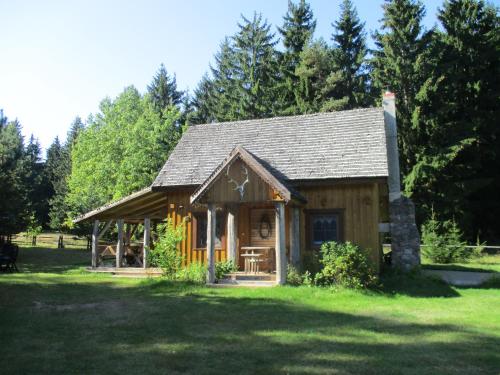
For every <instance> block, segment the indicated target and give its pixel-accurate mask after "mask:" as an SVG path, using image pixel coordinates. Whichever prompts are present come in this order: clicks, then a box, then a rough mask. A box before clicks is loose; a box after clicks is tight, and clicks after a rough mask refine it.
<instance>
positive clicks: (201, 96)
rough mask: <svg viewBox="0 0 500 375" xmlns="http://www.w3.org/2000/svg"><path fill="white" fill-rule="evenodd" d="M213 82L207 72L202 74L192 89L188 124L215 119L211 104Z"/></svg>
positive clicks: (213, 94)
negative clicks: (191, 110) (191, 109)
mask: <svg viewBox="0 0 500 375" xmlns="http://www.w3.org/2000/svg"><path fill="white" fill-rule="evenodd" d="M214 97H215V93H214V83H213V81H212V79H211V78H210V77H209V76H208V74H205V75H203V77H202V78H201V81H200V82H199V83H198V86H197V87H196V89H195V90H194V95H193V98H192V100H191V106H192V108H193V112H192V113H191V114H190V115H189V116H188V119H187V122H188V123H189V124H205V123H209V122H212V121H215V116H214V113H213V107H214V105H213V104H212V103H213V101H214Z"/></svg>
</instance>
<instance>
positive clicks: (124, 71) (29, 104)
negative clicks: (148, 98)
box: [0, 0, 441, 148]
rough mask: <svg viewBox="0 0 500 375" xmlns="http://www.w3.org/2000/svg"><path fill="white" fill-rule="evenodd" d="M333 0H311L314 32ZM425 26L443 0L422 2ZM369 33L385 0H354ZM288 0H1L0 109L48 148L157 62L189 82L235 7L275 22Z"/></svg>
mask: <svg viewBox="0 0 500 375" xmlns="http://www.w3.org/2000/svg"><path fill="white" fill-rule="evenodd" d="M339 3H340V1H339V0H335V1H333V0H311V1H310V4H311V6H312V8H313V11H314V14H315V16H316V18H317V29H316V33H315V37H320V36H321V37H323V38H325V39H327V40H329V39H330V34H331V32H332V27H331V23H332V21H334V20H336V19H337V16H338V14H339ZM424 3H425V5H426V8H427V16H426V19H425V24H426V25H427V26H428V27H430V26H432V25H434V24H435V23H436V17H435V14H436V9H437V7H438V6H439V4H440V3H441V1H431V0H425V1H424ZM354 4H355V5H356V7H357V9H358V12H359V15H360V18H361V19H362V20H364V21H365V22H366V29H367V31H369V32H370V31H373V30H374V29H376V28H377V27H378V24H379V23H378V21H379V19H380V18H381V16H382V11H381V4H382V0H354ZM286 9H287V0H252V1H236V0H217V1H216V0H211V1H208V0H205V1H203V0H183V1H159V0H158V1H156V0H142V1H118V0H82V1H76V0H72V1H50V0H47V1H36V0H33V1H27V0H25V1H23V0H19V1H11V0H0V15H1V18H2V27H1V28H0V46H1V49H0V56H1V57H0V108H3V110H4V114H5V115H7V116H8V117H9V118H10V119H14V118H16V117H17V118H18V119H19V120H20V122H21V124H22V126H23V134H24V135H25V136H29V135H30V134H31V133H33V134H34V135H35V136H36V137H37V138H38V139H39V141H40V142H41V144H42V146H43V147H44V148H46V147H47V146H48V145H50V143H51V142H52V140H53V139H54V137H55V136H56V135H59V137H61V138H62V139H64V138H65V136H66V131H67V129H68V127H69V125H70V123H71V121H72V120H73V119H74V117H75V116H77V115H79V116H81V117H82V118H84V119H85V118H86V117H87V116H88V115H89V114H90V113H95V112H96V111H97V110H98V105H99V102H100V101H101V100H102V99H103V98H104V97H106V96H110V97H115V96H116V95H117V94H118V93H119V92H120V91H122V90H123V88H124V87H125V86H128V85H132V84H133V85H135V86H136V87H137V88H138V89H139V90H140V91H141V92H144V91H145V89H146V86H147V84H148V83H149V82H150V80H151V78H152V76H153V74H154V73H155V71H156V70H157V69H158V67H159V65H160V64H161V63H164V64H165V66H166V68H167V70H168V71H169V72H170V73H176V74H177V82H178V85H179V87H180V88H181V89H193V88H194V87H195V86H196V84H197V82H198V80H199V79H200V78H201V76H202V75H203V73H205V72H206V71H207V69H208V64H209V63H210V62H211V61H212V57H213V55H214V53H215V52H216V51H217V50H218V47H219V44H220V42H221V41H222V39H223V38H224V37H225V36H226V35H232V34H234V33H235V32H236V30H237V22H238V20H239V19H240V14H243V15H246V16H247V17H251V16H252V15H253V12H254V11H257V12H262V14H263V16H264V17H265V18H267V20H268V21H269V22H270V23H271V24H273V25H274V26H276V25H281V23H282V17H283V15H284V14H285V12H286Z"/></svg>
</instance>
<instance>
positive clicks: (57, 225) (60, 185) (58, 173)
mask: <svg viewBox="0 0 500 375" xmlns="http://www.w3.org/2000/svg"><path fill="white" fill-rule="evenodd" d="M84 129H85V125H84V124H83V122H82V120H81V118H80V117H76V118H75V119H74V120H73V122H72V124H71V126H70V129H69V131H68V134H67V137H66V142H65V143H64V145H61V144H60V142H59V139H58V138H56V139H55V140H54V142H53V143H52V145H51V146H50V147H49V149H48V150H47V161H46V170H47V175H48V181H49V183H50V184H51V186H52V189H53V191H54V194H53V196H52V197H51V199H50V201H49V204H50V211H49V217H50V227H51V228H52V229H54V230H57V231H62V230H65V229H71V228H72V225H68V224H69V223H70V221H68V212H69V206H68V204H67V201H66V196H67V194H68V181H67V180H68V177H69V175H70V174H71V151H72V149H73V146H74V145H75V143H76V141H77V139H78V136H79V135H80V133H81V132H82V131H83V130H84Z"/></svg>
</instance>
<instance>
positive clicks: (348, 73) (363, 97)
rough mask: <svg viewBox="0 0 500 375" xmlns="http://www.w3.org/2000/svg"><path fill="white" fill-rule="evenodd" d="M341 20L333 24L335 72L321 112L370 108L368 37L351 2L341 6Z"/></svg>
mask: <svg viewBox="0 0 500 375" xmlns="http://www.w3.org/2000/svg"><path fill="white" fill-rule="evenodd" d="M340 9H341V14H340V19H339V20H338V21H336V22H335V23H333V24H332V26H333V27H334V29H335V32H334V34H333V35H332V40H333V42H334V46H333V63H334V70H333V72H332V73H331V74H330V75H329V77H328V79H327V80H326V85H325V88H324V89H323V90H324V95H325V98H326V101H325V103H324V104H323V106H322V110H325V111H332V110H333V111H335V110H343V109H353V108H359V107H367V106H368V105H370V104H371V100H370V96H369V90H368V74H367V68H366V55H367V49H366V35H365V32H364V25H365V24H364V23H362V22H361V21H360V20H359V17H358V13H357V11H356V8H355V7H354V6H353V5H352V2H351V1H350V0H344V1H343V3H342V4H341V6H340Z"/></svg>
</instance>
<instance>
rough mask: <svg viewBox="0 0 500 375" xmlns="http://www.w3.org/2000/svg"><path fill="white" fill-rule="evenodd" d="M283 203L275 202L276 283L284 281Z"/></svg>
mask: <svg viewBox="0 0 500 375" xmlns="http://www.w3.org/2000/svg"><path fill="white" fill-rule="evenodd" d="M285 246H286V245H285V203H284V202H276V246H275V247H276V249H275V250H276V283H277V284H279V285H283V284H285V283H286V248H285Z"/></svg>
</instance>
